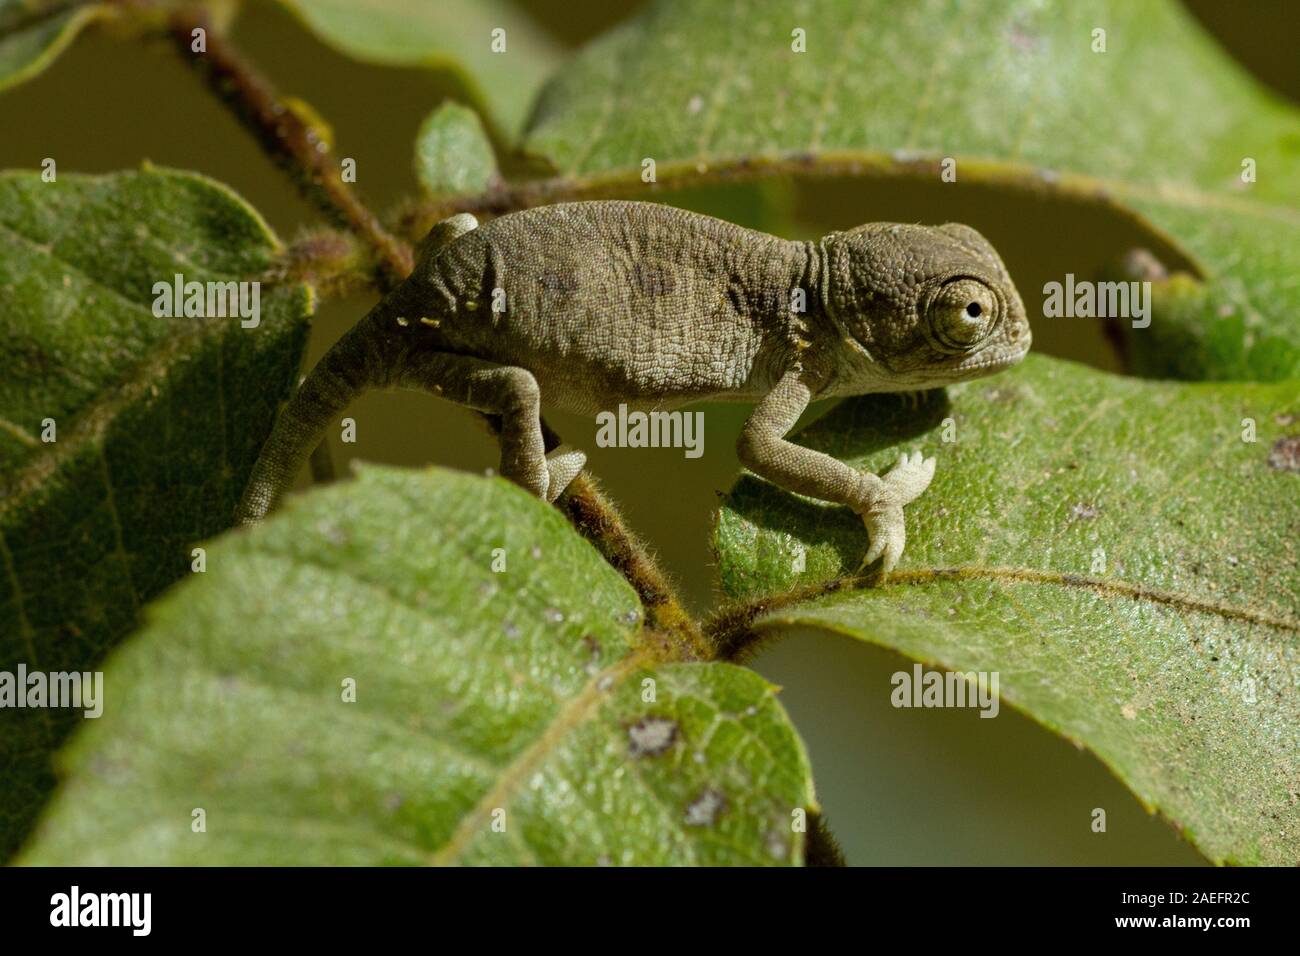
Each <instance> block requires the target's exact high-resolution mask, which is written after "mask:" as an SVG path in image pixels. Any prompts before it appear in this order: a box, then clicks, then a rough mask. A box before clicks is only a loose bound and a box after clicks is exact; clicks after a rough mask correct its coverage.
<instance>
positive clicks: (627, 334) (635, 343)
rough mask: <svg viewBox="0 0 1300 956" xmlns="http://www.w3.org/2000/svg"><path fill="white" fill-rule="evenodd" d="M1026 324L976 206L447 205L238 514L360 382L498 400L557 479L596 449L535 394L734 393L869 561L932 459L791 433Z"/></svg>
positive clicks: (258, 471)
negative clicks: (974, 215)
mask: <svg viewBox="0 0 1300 956" xmlns="http://www.w3.org/2000/svg"><path fill="white" fill-rule="evenodd" d="M796 290H801V292H798V291H796ZM800 295H802V297H803V298H804V300H805V301H804V307H803V310H802V311H799V310H798V308H797V303H798V298H799V296H800ZM1029 341H1030V336H1029V324H1028V322H1027V320H1026V318H1025V311H1024V306H1023V304H1022V303H1021V301H1020V297H1019V296H1018V295H1017V293H1016V289H1015V285H1014V284H1013V283H1012V281H1011V278H1010V276H1008V275H1007V271H1006V268H1005V267H1004V266H1003V264H1002V261H1001V260H1000V259H999V258H998V255H997V253H996V252H995V251H994V250H993V248H992V246H990V245H989V244H988V242H987V241H985V239H984V238H983V237H982V236H980V235H979V233H977V232H975V230H973V229H971V228H969V227H967V226H961V225H955V224H949V225H945V226H911V225H899V224H892V223H872V224H868V225H865V226H859V227H858V228H856V229H853V230H850V231H848V232H840V233H832V234H831V235H829V236H827V237H826V238H824V239H822V240H821V241H820V242H815V243H813V242H791V241H787V240H784V239H778V238H776V237H774V236H769V235H766V234H764V233H760V232H755V231H753V230H750V229H744V228H742V227H740V226H736V225H733V224H731V223H727V222H723V221H721V220H718V219H713V218H711V217H709V216H702V215H699V214H696V213H692V212H686V211H684V210H681V209H676V208H673V207H670V206H662V205H657V204H654V203H637V202H616V201H608V202H586V203H566V204H561V205H555V206H544V207H540V208H537V209H530V210H527V211H525V212H519V213H514V214H512V215H509V216H503V217H502V218H500V219H497V220H494V221H493V222H490V223H488V224H487V225H485V226H482V227H479V226H478V224H477V222H475V220H474V218H473V217H472V216H468V215H460V216H454V217H452V218H451V219H448V220H446V221H445V222H442V223H439V224H438V225H437V226H435V227H434V228H433V230H432V231H431V232H430V234H429V236H428V238H426V239H425V241H424V242H423V243H422V244H421V247H420V251H419V255H418V262H417V265H416V268H415V271H414V272H413V273H412V274H411V276H410V277H409V278H408V279H407V280H406V281H405V282H404V283H403V284H402V285H401V286H400V287H398V288H397V289H396V290H394V291H393V292H392V293H391V294H390V295H389V296H387V297H386V298H385V299H384V301H383V302H381V303H380V304H379V305H378V306H376V307H375V309H373V310H372V311H371V312H370V313H369V314H368V315H367V316H366V317H365V318H364V319H363V320H362V321H361V322H360V323H358V324H357V326H356V327H354V328H353V329H352V331H351V332H349V333H348V334H347V335H346V336H344V338H343V339H342V340H341V341H340V342H339V343H338V345H336V346H335V347H334V348H333V349H332V350H331V351H330V352H329V353H328V354H327V355H326V356H325V358H324V359H323V360H322V361H321V363H320V364H319V365H318V366H317V367H316V368H315V369H313V371H312V373H311V374H310V375H309V376H308V377H307V379H306V380H305V381H304V382H303V385H302V388H301V389H299V391H298V394H297V395H295V396H294V398H293V400H292V401H290V403H289V404H288V405H287V406H286V407H285V410H284V413H283V414H282V415H281V417H280V419H279V421H278V422H277V423H276V427H275V430H274V431H273V432H272V435H271V437H270V439H269V440H268V442H267V444H266V447H265V448H264V449H263V451H262V456H261V458H260V459H259V460H258V463H257V466H256V468H255V469H254V473H253V477H252V480H251V481H250V484H249V487H248V490H247V491H246V492H245V494H244V500H243V501H242V502H241V503H240V509H239V514H238V519H239V520H240V522H241V523H249V522H252V521H255V520H257V519H258V518H260V517H261V516H262V515H264V514H265V513H266V512H267V511H268V510H269V509H270V508H271V507H273V506H274V504H275V502H276V500H277V499H278V497H279V496H280V494H281V493H282V492H283V489H284V487H285V486H286V485H287V484H288V483H289V482H290V481H292V479H293V477H294V475H295V474H296V473H297V471H298V469H299V468H300V467H301V466H302V463H303V461H304V460H305V459H306V457H307V455H308V454H309V453H310V452H311V450H312V448H313V447H315V445H316V443H317V442H319V441H320V439H321V436H322V435H323V434H324V430H325V428H326V427H328V425H329V424H330V422H331V421H332V420H333V419H334V417H335V416H336V415H338V414H339V413H340V412H341V411H342V410H343V409H344V408H346V406H347V405H348V404H349V403H350V402H351V401H352V400H353V399H354V398H355V397H356V395H357V394H359V393H360V392H361V391H363V390H365V389H366V388H372V387H379V388H383V387H408V388H416V389H421V390H425V391H429V392H432V393H433V394H436V395H439V396H441V397H444V398H448V399H451V400H452V401H456V402H459V403H461V404H464V405H468V406H470V407H472V408H476V409H479V410H480V411H483V412H487V413H489V414H492V415H497V416H500V419H501V446H502V452H501V473H502V474H503V475H505V476H506V477H507V478H510V479H511V480H513V481H515V482H517V483H518V484H520V485H522V486H523V487H525V488H527V489H528V490H530V491H531V492H533V493H534V494H536V495H537V496H538V497H541V498H543V499H545V500H548V501H554V500H555V498H556V497H558V496H559V494H560V493H561V492H562V491H563V490H564V488H565V487H566V486H567V485H568V483H569V482H570V481H571V480H572V479H573V477H574V476H575V475H576V474H577V473H578V471H579V470H580V469H581V467H582V464H583V462H584V461H585V456H583V454H582V453H581V452H579V451H576V450H574V449H571V448H569V447H567V446H560V447H558V448H555V449H553V450H552V451H551V452H550V453H549V454H548V453H547V451H546V446H545V441H544V438H543V432H542V426H541V420H540V413H541V405H542V402H543V400H545V402H546V404H548V405H552V406H554V407H557V408H562V409H566V410H569V411H574V412H579V413H583V414H592V413H595V412H597V411H600V410H603V409H611V408H613V407H614V406H616V405H618V404H619V403H627V404H628V405H630V406H632V407H634V408H643V409H664V408H671V407H673V406H676V405H681V404H685V403H688V402H693V401H699V400H704V399H713V400H719V399H722V400H733V399H734V400H740V401H752V402H756V403H757V404H756V407H755V409H754V413H753V414H752V415H751V416H750V418H749V421H748V422H746V424H745V427H744V429H743V431H742V432H741V436H740V440H739V443H738V446H737V448H738V451H739V454H740V459H741V461H742V462H744V464H745V465H746V466H747V467H748V468H750V469H751V470H752V471H754V472H755V473H757V474H759V475H761V476H762V477H764V478H766V479H767V480H769V481H771V482H773V483H775V484H777V485H780V486H781V487H783V488H787V489H789V490H791V491H795V492H799V493H801V494H806V495H809V496H812V497H815V498H820V499H822V500H824V501H832V502H836V503H839V504H843V505H847V506H848V507H850V508H852V509H853V510H854V511H855V512H857V513H858V514H859V515H861V516H862V519H863V522H864V524H865V525H866V528H867V532H868V535H869V539H870V547H869V549H868V550H867V553H866V555H865V557H864V559H863V564H864V565H866V564H870V563H871V562H874V561H876V560H877V559H880V560H881V569H882V570H884V571H888V570H890V569H891V568H893V566H894V565H895V564H896V563H897V561H898V558H899V556H900V555H901V554H902V551H903V545H904V542H905V540H906V538H905V530H904V524H903V507H904V506H905V505H907V504H909V503H910V502H911V501H913V500H914V499H915V498H916V497H917V496H918V495H920V494H921V493H922V492H923V491H924V490H925V489H926V487H927V486H928V485H929V483H930V480H931V478H932V477H933V475H934V459H929V460H925V461H923V460H922V458H921V456H920V454H919V453H918V454H913V455H912V456H910V457H909V456H907V455H904V456H903V457H902V458H900V460H899V462H898V464H897V465H896V466H895V467H894V468H893V469H892V470H890V472H889V473H888V474H886V475H885V476H884V477H878V476H876V475H873V474H871V473H869V472H859V471H856V470H855V469H852V468H850V467H848V466H847V465H845V464H843V463H842V462H840V461H837V460H836V459H834V458H831V457H829V456H827V455H824V454H821V453H820V452H814V451H812V450H810V449H807V448H803V447H801V446H799V445H795V444H793V443H791V442H789V441H786V440H785V435H786V434H787V433H788V432H789V431H790V429H791V428H793V427H794V424H795V422H796V421H797V420H798V418H799V416H800V415H801V414H802V412H803V410H804V409H805V408H807V406H808V403H809V402H811V401H813V400H815V399H818V398H826V397H831V396H842V395H860V394H865V393H868V392H882V391H889V392H898V391H914V390H918V389H928V388H936V387H939V386H942V385H948V384H952V383H954V382H958V381H962V380H965V379H969V378H974V377H977V376H981V375H988V374H991V373H993V372H995V371H998V370H999V369H1002V368H1005V367H1007V366H1009V365H1012V364H1014V363H1015V362H1017V361H1019V360H1020V359H1021V358H1022V357H1023V356H1024V354H1025V352H1026V351H1027V350H1028V348H1029Z"/></svg>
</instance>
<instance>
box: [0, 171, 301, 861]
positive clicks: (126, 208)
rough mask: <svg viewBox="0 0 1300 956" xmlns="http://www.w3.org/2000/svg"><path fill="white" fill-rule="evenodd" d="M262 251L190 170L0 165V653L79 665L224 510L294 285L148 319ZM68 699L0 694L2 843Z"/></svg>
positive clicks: (245, 213)
mask: <svg viewBox="0 0 1300 956" xmlns="http://www.w3.org/2000/svg"><path fill="white" fill-rule="evenodd" d="M278 248H279V244H278V242H277V240H276V239H275V237H274V236H273V235H272V234H271V232H270V231H269V229H268V228H267V226H266V224H265V223H264V222H263V221H262V220H261V219H260V218H259V217H258V216H257V214H256V213H255V212H254V211H253V210H252V209H250V208H249V207H248V206H247V205H245V204H244V203H243V202H242V201H241V200H240V199H239V198H238V197H237V196H235V195H233V194H232V193H231V192H230V191H228V190H227V189H225V188H224V187H223V186H221V185H219V184H217V183H214V182H212V181H210V180H208V179H204V178H203V177H200V176H195V175H188V174H181V173H175V172H167V171H162V170H155V169H150V168H146V169H145V170H143V171H141V172H138V173H137V172H132V173H121V174H116V175H110V176H93V177H92V176H74V175H62V176H60V177H59V179H58V181H57V182H50V183H47V182H43V181H42V179H41V177H40V176H39V175H36V174H32V173H5V174H0V362H3V368H4V374H3V375H0V670H5V671H11V672H12V671H13V670H14V668H15V665H17V664H19V663H23V664H25V665H26V666H27V667H28V668H29V669H30V670H42V671H66V670H85V669H88V668H90V667H92V666H93V665H94V664H96V663H97V662H98V661H99V659H100V658H101V657H102V656H103V654H104V652H105V651H107V650H108V649H109V648H110V647H111V646H112V645H113V644H114V643H115V642H116V641H117V640H118V639H119V638H121V637H122V635H124V634H125V633H126V632H127V631H129V630H130V629H131V628H132V627H133V626H134V625H135V623H136V620H137V618H138V615H139V609H140V606H141V604H142V603H143V602H145V601H146V600H148V599H149V598H150V597H151V596H153V595H154V594H157V593H158V592H159V591H161V590H162V589H163V588H164V587H166V586H167V585H168V584H170V583H171V582H172V581H174V580H176V579H177V578H178V577H180V576H181V575H183V574H185V573H187V572H188V571H189V569H190V567H191V562H192V558H191V554H190V551H191V545H192V543H193V542H195V541H197V540H199V539H202V538H205V537H208V536H211V535H213V534H215V533H217V532H218V531H220V530H221V529H223V528H225V527H227V526H228V525H229V524H230V522H231V520H232V516H233V514H234V507H235V503H236V502H237V500H238V498H239V494H240V492H241V491H242V489H243V485H244V482H245V480H246V479H247V477H248V473H249V471H250V469H251V468H252V463H253V460H254V458H255V457H256V455H257V451H258V448H259V446H260V444H261V442H262V441H263V440H264V438H265V437H266V434H267V432H268V431H269V429H270V425H271V420H272V417H273V415H274V412H275V408H276V406H277V404H278V403H279V402H280V401H281V400H283V399H284V397H285V396H286V395H287V393H288V389H289V387H290V385H291V384H292V382H293V378H294V375H295V373H296V371H297V369H298V364H299V361H300V359H301V353H302V349H303V346H304V344H305V340H306V331H307V328H306V321H305V316H306V314H307V312H308V310H309V307H310V295H309V293H308V290H307V289H306V288H304V287H302V286H279V287H277V286H273V285H270V284H264V285H263V287H262V289H261V303H260V304H261V322H260V325H258V326H257V327H256V328H243V327H241V324H240V319H239V318H237V317H236V318H227V319H221V318H184V317H181V318H159V317H156V316H155V315H154V314H153V309H152V306H153V303H154V299H155V296H154V293H153V291H152V290H153V284H154V283H155V282H160V281H162V282H172V281H173V277H174V276H175V274H177V273H181V274H182V275H184V277H185V279H186V280H187V281H188V280H197V281H201V282H207V281H226V280H231V281H239V280H256V279H258V277H259V276H261V275H262V274H263V273H264V272H265V271H266V270H267V269H268V267H269V266H270V265H271V264H272V259H273V256H274V255H275V254H276V252H277V250H278ZM48 421H52V422H53V426H52V427H53V432H51V431H50V430H49V428H50V426H49V425H48ZM42 437H52V438H54V439H55V440H54V441H53V442H45V441H43V440H42ZM78 714H79V712H76V711H69V710H28V709H11V708H5V709H3V710H0V778H3V780H4V782H5V785H4V787H2V788H0V857H3V856H5V855H7V854H8V852H9V851H11V850H12V849H13V848H14V846H15V845H16V843H17V841H18V840H19V839H20V837H21V835H22V833H23V831H24V830H25V828H26V827H27V826H29V825H30V823H31V820H32V818H33V815H34V814H35V812H36V811H37V809H38V808H39V805H40V800H41V798H42V796H43V795H44V794H45V792H46V791H48V789H49V788H50V787H51V786H52V784H53V777H52V771H51V768H50V755H51V751H52V748H53V747H55V746H56V745H57V744H58V743H59V742H60V741H61V740H62V739H63V737H64V736H65V735H66V733H67V732H68V730H69V729H70V726H71V725H72V724H73V723H75V721H76V720H77V717H78Z"/></svg>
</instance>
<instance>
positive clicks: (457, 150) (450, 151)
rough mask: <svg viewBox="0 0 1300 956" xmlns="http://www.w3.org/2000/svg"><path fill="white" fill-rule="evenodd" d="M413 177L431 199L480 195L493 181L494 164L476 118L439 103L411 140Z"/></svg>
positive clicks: (452, 105) (464, 110)
mask: <svg viewBox="0 0 1300 956" xmlns="http://www.w3.org/2000/svg"><path fill="white" fill-rule="evenodd" d="M415 175H416V177H417V178H418V179H419V180H420V185H421V186H423V187H424V189H425V190H426V191H427V192H428V193H429V194H430V195H433V196H464V195H468V194H472V193H477V192H483V191H484V190H485V189H487V188H488V187H489V186H491V185H492V183H493V182H495V181H496V179H497V161H496V156H495V155H494V154H493V152H492V144H491V143H490V142H489V141H488V138H487V133H486V132H484V130H483V124H482V122H480V121H479V118H478V114H477V113H475V112H474V111H473V110H472V109H470V108H469V107H467V106H461V105H460V104H459V103H443V104H442V106H440V107H438V108H437V109H436V110H434V111H433V112H432V113H430V114H429V116H428V117H427V118H426V119H425V121H424V122H423V123H422V124H421V125H420V132H419V134H418V135H417V136H416V137H415Z"/></svg>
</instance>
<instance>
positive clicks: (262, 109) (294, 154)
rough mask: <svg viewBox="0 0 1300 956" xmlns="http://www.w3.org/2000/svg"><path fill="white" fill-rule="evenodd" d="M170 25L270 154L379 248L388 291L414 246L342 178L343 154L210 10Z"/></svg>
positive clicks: (183, 49) (379, 278)
mask: <svg viewBox="0 0 1300 956" xmlns="http://www.w3.org/2000/svg"><path fill="white" fill-rule="evenodd" d="M170 28H171V35H172V38H173V40H174V41H175V43H176V48H177V50H178V51H179V52H180V54H181V56H182V57H183V58H184V59H185V60H186V61H187V62H189V63H190V64H192V65H193V66H194V67H195V68H196V69H198V70H199V71H200V72H201V73H202V74H203V76H204V78H205V79H206V80H207V82H208V86H209V87H211V89H212V91H213V92H214V93H216V95H217V96H218V97H219V98H220V99H221V100H222V101H223V102H225V103H226V104H227V105H228V106H229V107H230V108H231V109H232V110H233V112H234V113H235V115H236V116H238V117H239V119H240V120H241V121H242V122H243V123H244V125H245V126H246V127H247V128H248V129H249V130H250V131H251V132H252V133H253V134H254V135H255V136H256V137H257V139H258V141H259V142H260V143H261V144H262V146H263V148H264V149H265V150H266V151H267V153H268V154H269V155H270V156H271V157H272V159H274V160H275V161H276V162H278V163H279V164H280V165H281V166H283V167H284V168H286V169H287V170H289V172H290V173H292V174H293V176H294V178H295V179H296V180H297V182H298V184H299V187H300V188H302V189H303V191H304V192H305V193H306V195H307V196H308V198H310V199H311V200H313V201H314V202H316V203H317V204H318V205H319V206H320V207H321V208H322V209H323V210H324V211H325V212H326V213H327V214H328V215H329V216H330V217H331V218H333V219H334V220H335V221H336V222H337V223H338V224H339V225H341V226H344V227H346V228H347V229H349V230H351V231H352V232H353V233H355V234H356V235H357V236H359V237H360V238H361V239H362V240H363V241H364V242H365V243H366V244H367V245H368V246H369V247H370V248H371V249H372V250H373V251H374V254H375V258H376V263H377V268H376V275H375V280H376V283H377V284H378V285H379V286H380V288H381V289H383V290H384V291H388V290H390V289H391V288H393V287H394V286H396V285H397V284H398V283H399V282H401V281H402V280H403V279H405V278H406V276H407V275H408V274H409V273H410V271H411V267H412V259H411V249H410V247H409V246H408V245H407V244H406V243H405V242H403V241H402V240H400V239H398V238H396V237H395V236H393V235H391V234H390V233H389V232H388V231H387V230H385V229H384V227H383V226H382V225H381V224H380V222H379V218H378V217H377V216H376V215H375V214H374V213H372V212H371V211H370V210H369V209H368V208H367V207H366V205H365V204H364V203H362V202H361V200H359V199H358V198H357V197H356V195H355V194H354V193H353V191H352V189H351V188H349V186H348V184H347V183H345V182H344V181H343V176H342V171H341V168H340V165H339V162H338V160H337V159H336V158H335V156H334V155H333V153H332V151H331V150H330V148H329V146H328V144H327V143H326V142H325V141H324V140H323V139H322V138H321V136H320V134H319V133H318V132H317V131H316V130H315V129H313V128H312V126H311V125H310V124H309V123H308V122H306V121H305V120H304V119H303V118H302V117H301V116H299V115H298V114H297V113H295V112H294V111H293V110H292V109H290V108H289V107H288V106H286V105H285V103H284V102H283V100H282V99H281V98H280V95H279V93H278V92H277V91H276V89H275V87H274V86H272V85H271V83H270V81H269V80H267V79H266V78H265V77H264V76H262V75H261V73H259V72H258V71H257V70H256V69H255V68H254V67H253V66H252V65H251V64H249V63H248V62H247V61H246V60H244V59H243V57H242V56H240V55H239V53H238V52H237V51H236V50H235V48H234V47H233V46H232V45H231V43H230V41H229V40H228V39H226V38H225V37H223V36H222V35H221V34H220V33H219V32H218V31H217V30H216V29H214V27H213V25H212V22H211V20H210V19H209V18H208V16H207V14H206V13H205V12H204V11H202V10H199V9H187V10H182V11H180V12H178V13H176V14H175V15H174V16H173V17H172V19H171V24H170ZM195 30H203V33H204V38H205V44H206V52H204V53H195V52H193V51H192V48H191V45H192V44H193V42H194V39H193V38H194V31H195Z"/></svg>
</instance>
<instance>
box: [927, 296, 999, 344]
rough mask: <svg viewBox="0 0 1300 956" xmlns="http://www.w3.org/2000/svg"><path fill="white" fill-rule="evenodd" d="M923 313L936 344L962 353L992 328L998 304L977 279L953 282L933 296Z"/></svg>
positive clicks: (994, 297)
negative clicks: (926, 317) (925, 312)
mask: <svg viewBox="0 0 1300 956" xmlns="http://www.w3.org/2000/svg"><path fill="white" fill-rule="evenodd" d="M927 313H928V318H929V320H930V328H931V329H932V330H933V331H934V336H935V338H936V339H938V340H939V343H940V344H941V345H943V346H944V347H945V348H950V349H953V350H955V351H958V352H964V351H966V350H967V349H969V348H971V347H972V346H974V345H975V344H976V343H978V342H979V341H980V340H981V339H983V338H984V337H985V336H986V335H988V333H989V330H990V329H992V328H993V324H994V322H995V321H996V319H997V315H998V300H997V297H996V296H994V294H993V290H992V289H990V288H989V287H988V286H986V285H985V284H984V283H983V282H980V281H979V280H978V279H954V280H952V281H950V282H945V283H944V284H943V285H942V286H940V287H939V289H938V291H936V292H935V294H934V297H933V298H931V300H930V305H929V308H928V310H927Z"/></svg>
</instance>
